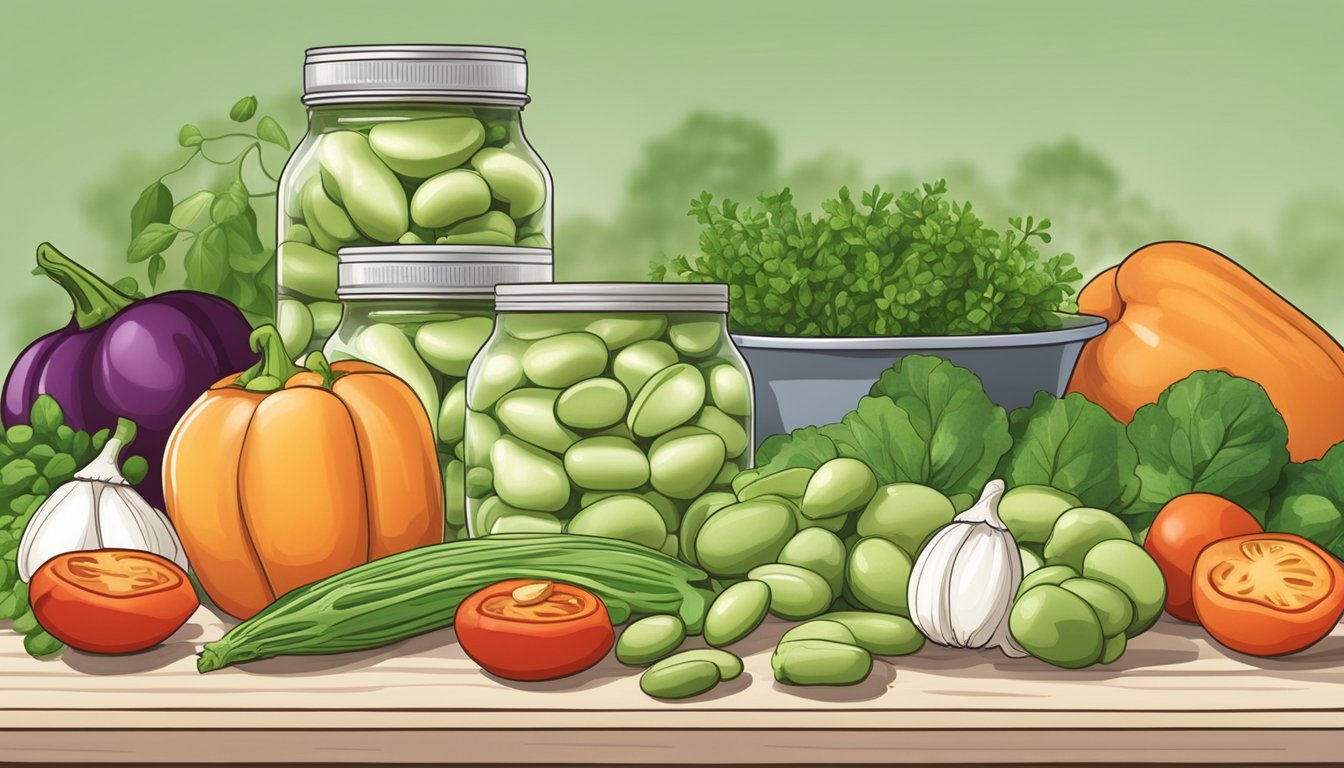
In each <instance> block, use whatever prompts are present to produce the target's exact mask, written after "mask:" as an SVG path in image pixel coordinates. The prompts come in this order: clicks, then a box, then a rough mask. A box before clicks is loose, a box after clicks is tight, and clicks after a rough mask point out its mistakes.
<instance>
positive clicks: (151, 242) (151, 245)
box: [126, 223, 179, 264]
mask: <svg viewBox="0 0 1344 768" xmlns="http://www.w3.org/2000/svg"><path fill="white" fill-rule="evenodd" d="M178 231H179V230H178V229H177V227H174V226H173V225H172V224H162V223H154V224H148V225H146V226H145V228H144V229H143V230H141V231H140V234H138V235H136V236H135V239H134V240H132V241H131V245H130V247H129V248H127V249H126V260H127V261H129V262H131V263H132V264H135V263H137V262H141V261H144V260H145V259H148V258H149V257H150V256H153V255H154V254H156V253H163V252H164V251H166V250H168V248H169V247H170V246H172V244H173V241H174V240H176V239H177V233H178Z"/></svg>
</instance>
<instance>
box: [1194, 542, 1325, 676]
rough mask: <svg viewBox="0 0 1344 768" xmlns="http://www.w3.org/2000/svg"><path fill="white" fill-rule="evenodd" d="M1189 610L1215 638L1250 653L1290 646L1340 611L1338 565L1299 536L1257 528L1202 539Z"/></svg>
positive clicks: (1315, 633) (1314, 637)
mask: <svg viewBox="0 0 1344 768" xmlns="http://www.w3.org/2000/svg"><path fill="white" fill-rule="evenodd" d="M1191 586H1192V591H1193V594H1194V603H1195V612H1196V613H1197V614H1198V616H1199V621H1200V623H1201V624H1203V625H1204V628H1205V629H1207V630H1208V632H1209V634H1210V635H1212V636H1213V638H1214V639H1215V640H1217V641H1218V642H1220V643H1222V644H1223V645H1225V646H1227V647H1228V648H1231V649H1232V650H1234V651H1240V652H1242V653H1248V654H1252V655H1256V656H1281V655H1284V654H1289V653H1296V652H1297V651H1300V650H1302V649H1304V648H1307V647H1308V646H1310V645H1312V644H1314V643H1316V642H1318V641H1320V640H1321V639H1322V638H1323V637H1325V636H1326V635H1328V634H1330V632H1331V630H1333V629H1334V627H1335V625H1336V624H1338V623H1339V619H1340V617H1341V616H1342V615H1344V565H1341V564H1340V562H1339V561H1338V560H1336V559H1335V558H1334V557H1332V556H1331V555H1330V554H1329V553H1327V552H1326V551H1325V550H1322V549H1321V548H1320V547H1318V546H1316V545H1315V544H1313V543H1311V542H1310V541H1307V540H1306V539H1304V538H1302V537H1300V536H1294V535H1292V534H1287V533H1256V534H1249V535H1246V536H1233V537H1231V538H1227V539H1223V540H1222V541H1216V542H1214V543H1213V544H1210V545H1209V546H1208V547H1205V549H1204V551H1203V552H1201V553H1200V555H1199V560H1198V561H1197V563H1196V564H1195V574H1194V578H1193V581H1192V585H1191Z"/></svg>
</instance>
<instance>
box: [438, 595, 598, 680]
mask: <svg viewBox="0 0 1344 768" xmlns="http://www.w3.org/2000/svg"><path fill="white" fill-rule="evenodd" d="M453 621H454V624H455V626H456V629H457V641H458V643H459V644H460V645H461V646H462V649H463V650H464V651H466V653H467V655H468V656H470V657H471V658H472V660H473V661H475V662H476V663H477V664H480V665H481V667H482V668H483V669H485V670H486V671H487V672H489V673H491V674H492V675H495V676H497V677H502V678H504V679H506V680H554V679H556V678H559V677H566V676H568V675H572V674H574V673H576V672H581V671H583V670H585V669H587V668H589V667H591V666H593V665H594V664H596V663H597V662H599V661H601V660H602V657H603V656H606V655H607V651H609V650H611V646H612V643H613V642H615V639H616V636H615V632H614V631H613V630H612V627H611V619H610V617H608V615H607V607H606V606H605V605H603V604H602V601H601V600H600V599H599V598H598V597H597V595H594V594H593V593H591V592H589V591H587V590H584V589H580V588H579V587H575V586H571V585H569V584H560V583H556V582H550V581H541V580H529V579H514V580H511V581H501V582H499V583H498V584H492V585H490V586H488V587H486V588H485V589H482V590H479V591H477V592H475V593H473V594H471V595H470V596H468V597H467V599H465V600H463V601H462V603H461V605H459V606H458V607H457V614H456V616H455V617H454V620H453Z"/></svg>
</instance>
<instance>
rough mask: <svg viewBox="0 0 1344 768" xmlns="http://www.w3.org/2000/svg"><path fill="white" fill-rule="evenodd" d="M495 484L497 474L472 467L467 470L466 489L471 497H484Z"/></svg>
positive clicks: (482, 468)
mask: <svg viewBox="0 0 1344 768" xmlns="http://www.w3.org/2000/svg"><path fill="white" fill-rule="evenodd" d="M494 484H495V473H494V472H491V471H490V470H488V469H486V468H485V467H472V468H471V469H468V470H467V479H466V489H467V495H468V496H471V497H473V498H474V497H477V496H484V495H485V494H486V493H489V491H490V486H492V485H494Z"/></svg>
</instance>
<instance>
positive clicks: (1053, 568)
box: [1017, 565, 1078, 597]
mask: <svg viewBox="0 0 1344 768" xmlns="http://www.w3.org/2000/svg"><path fill="white" fill-rule="evenodd" d="M1076 578H1078V572H1077V571H1075V570H1074V569H1072V568H1070V567H1069V566H1067V565H1047V566H1044V567H1042V568H1037V569H1036V570H1034V571H1032V572H1031V573H1028V574H1026V575H1024V576H1023V577H1022V583H1021V584H1018V585H1017V597H1021V596H1023V595H1025V594H1026V593H1027V590H1029V589H1031V588H1032V587H1036V586H1039V585H1041V584H1054V585H1055V586H1059V585H1060V584H1063V583H1064V582H1066V581H1068V580H1069V579H1076Z"/></svg>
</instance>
